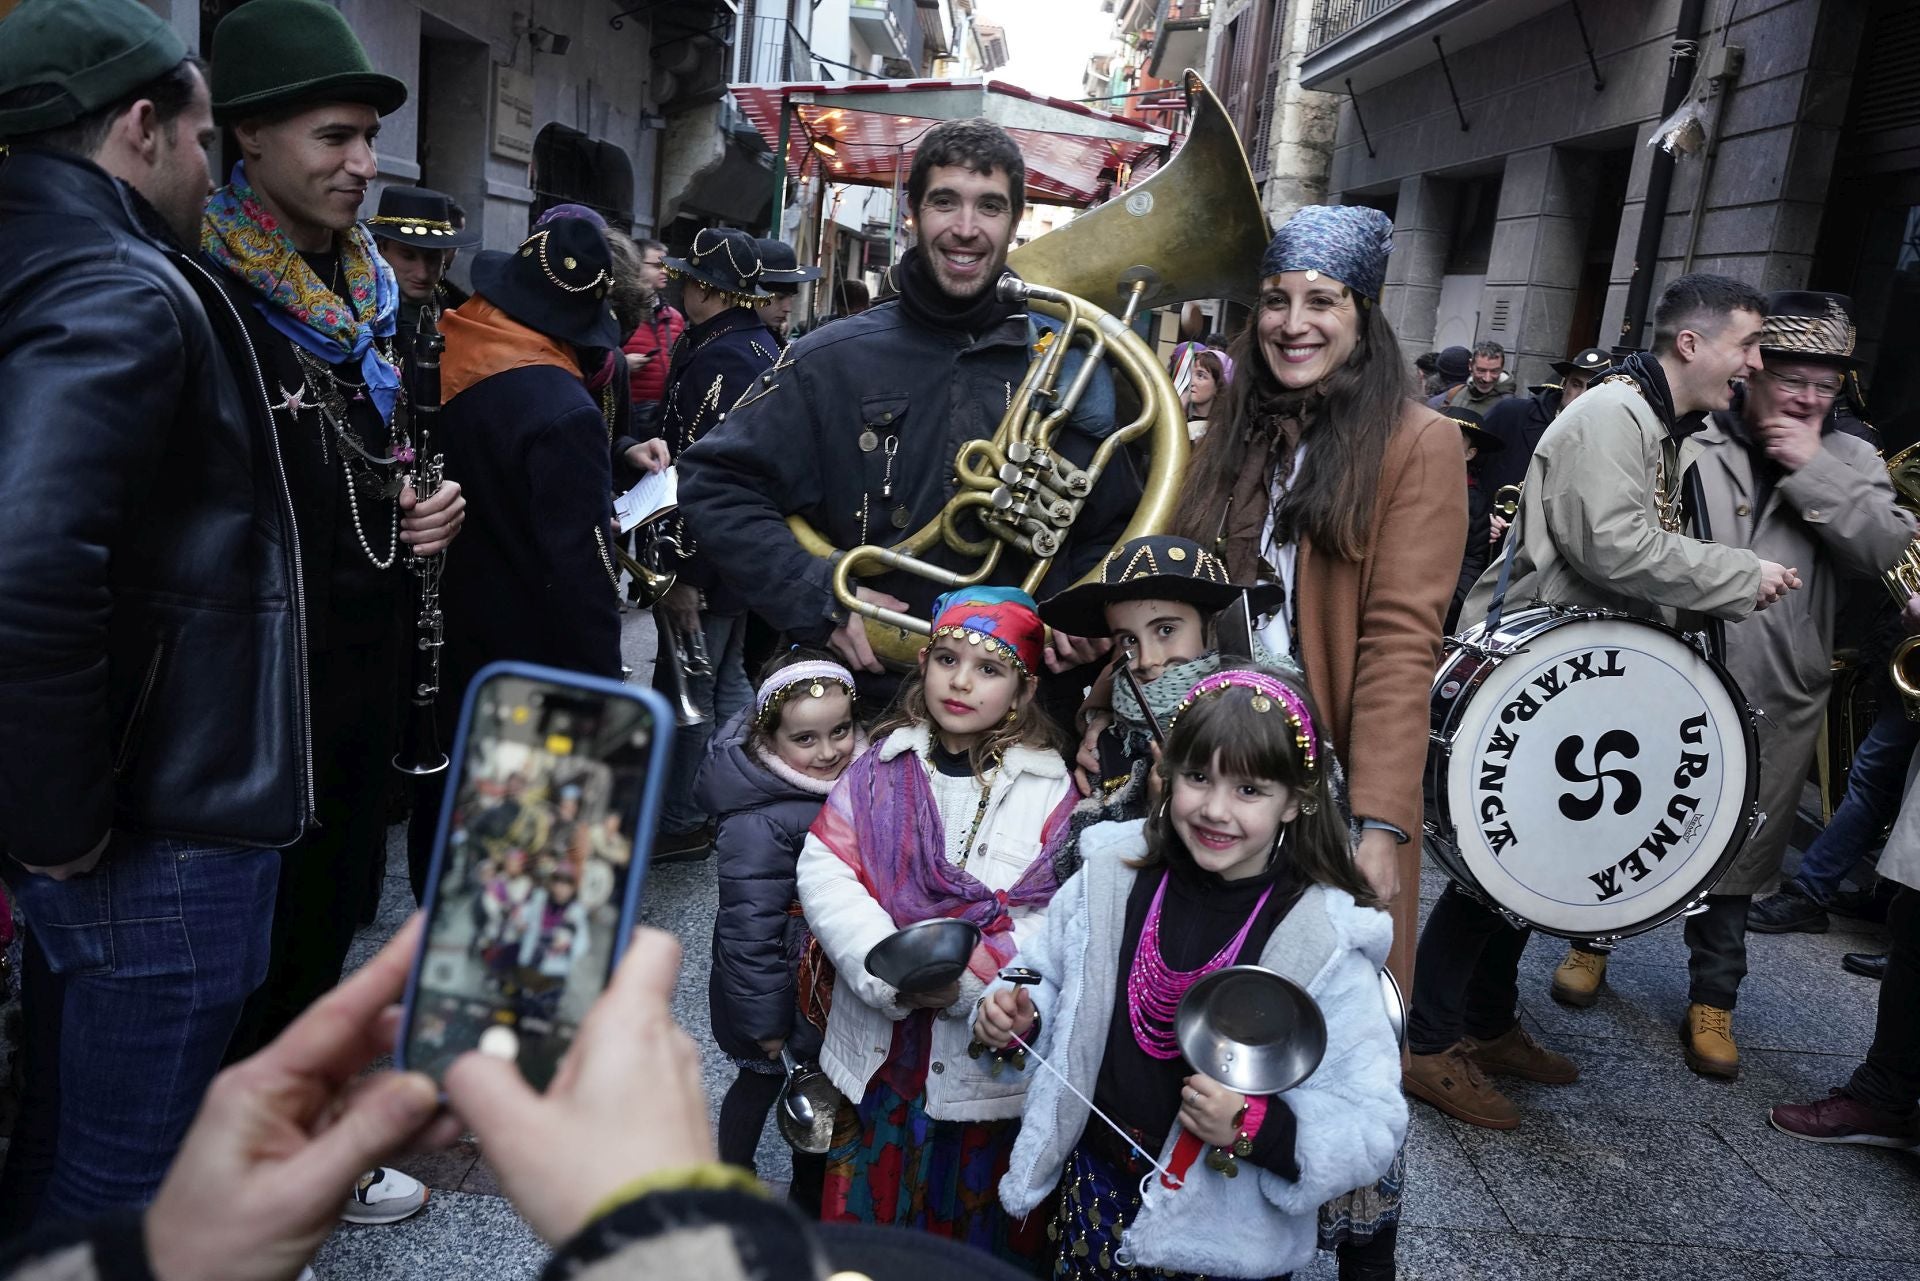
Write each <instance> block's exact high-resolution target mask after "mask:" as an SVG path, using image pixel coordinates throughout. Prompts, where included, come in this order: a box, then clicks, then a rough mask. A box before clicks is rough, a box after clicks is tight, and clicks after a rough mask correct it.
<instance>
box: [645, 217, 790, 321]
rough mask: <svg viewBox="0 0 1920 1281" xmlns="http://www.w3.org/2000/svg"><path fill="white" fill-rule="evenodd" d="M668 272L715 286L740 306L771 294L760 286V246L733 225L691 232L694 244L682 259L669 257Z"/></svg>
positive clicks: (763, 300)
mask: <svg viewBox="0 0 1920 1281" xmlns="http://www.w3.org/2000/svg"><path fill="white" fill-rule="evenodd" d="M666 262H667V274H668V275H670V276H674V277H676V278H678V279H682V280H691V281H694V282H695V283H697V284H702V285H705V286H706V287H707V288H709V289H718V290H719V291H720V292H721V293H723V294H725V295H726V296H727V297H728V298H729V299H730V300H732V301H733V302H735V303H737V304H738V305H740V306H742V307H751V306H754V305H755V304H757V303H763V302H765V301H767V299H769V298H771V297H773V295H772V294H770V293H768V292H767V291H766V290H765V289H763V288H761V287H760V276H761V273H762V272H763V271H765V266H764V264H763V263H762V262H761V261H760V246H759V245H758V244H756V243H755V242H754V239H753V237H752V236H749V235H748V234H747V233H746V232H744V231H740V230H738V229H737V228H734V227H702V228H701V229H700V230H698V231H696V232H694V233H693V247H692V248H691V249H689V250H687V256H686V257H685V258H668V259H667V260H666Z"/></svg>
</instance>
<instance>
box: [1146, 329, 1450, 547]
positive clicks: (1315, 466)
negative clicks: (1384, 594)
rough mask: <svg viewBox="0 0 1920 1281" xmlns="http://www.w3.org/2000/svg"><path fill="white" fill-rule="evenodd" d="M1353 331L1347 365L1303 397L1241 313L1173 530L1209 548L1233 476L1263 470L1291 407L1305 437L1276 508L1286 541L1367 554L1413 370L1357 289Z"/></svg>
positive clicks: (1223, 515)
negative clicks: (1276, 424) (1276, 423)
mask: <svg viewBox="0 0 1920 1281" xmlns="http://www.w3.org/2000/svg"><path fill="white" fill-rule="evenodd" d="M1354 302H1355V306H1356V308H1357V309H1358V312H1359V318H1360V338H1359V341H1358V342H1357V343H1355V344H1354V348H1353V354H1352V355H1350V356H1348V357H1347V362H1346V364H1344V365H1342V366H1341V367H1340V368H1339V369H1336V370H1334V371H1333V373H1332V374H1330V375H1328V377H1327V379H1326V381H1325V382H1323V383H1322V384H1321V385H1320V386H1319V387H1318V388H1316V389H1315V390H1314V391H1313V392H1312V393H1309V394H1308V395H1306V396H1302V395H1301V394H1300V393H1298V392H1293V391H1289V390H1288V389H1287V388H1285V387H1283V386H1281V385H1280V381H1279V380H1278V379H1277V378H1275V377H1274V376H1273V371H1272V370H1270V369H1268V368H1267V361H1266V357H1265V356H1264V355H1263V354H1262V353H1261V351H1260V342H1259V335H1258V328H1259V318H1258V316H1257V315H1256V316H1255V317H1254V318H1253V319H1251V320H1249V321H1248V322H1247V324H1246V325H1245V326H1244V327H1243V328H1242V329H1241V330H1240V332H1239V334H1237V335H1236V336H1235V337H1234V340H1233V344H1232V346H1230V347H1229V348H1228V349H1227V354H1228V355H1229V356H1230V357H1232V359H1233V362H1234V377H1233V381H1232V382H1231V383H1229V384H1228V385H1227V386H1225V387H1223V388H1221V389H1220V390H1219V391H1218V392H1216V393H1215V394H1214V404H1213V412H1212V413H1211V414H1209V415H1208V416H1207V423H1208V426H1207V434H1206V435H1205V436H1203V437H1201V439H1200V443H1199V444H1197V445H1195V446H1194V453H1193V461H1192V463H1191V464H1190V465H1189V466H1188V468H1187V483H1186V487H1185V491H1186V492H1185V497H1184V498H1183V499H1182V500H1181V503H1180V507H1179V509H1178V511H1177V512H1176V513H1175V514H1174V531H1175V532H1176V533H1179V534H1182V535H1184V536H1186V537H1188V538H1191V539H1193V540H1194V541H1195V542H1197V543H1199V544H1200V545H1201V546H1202V547H1212V546H1213V544H1214V540H1215V539H1216V538H1218V537H1219V536H1220V533H1221V523H1222V522H1223V521H1224V520H1225V518H1226V512H1227V501H1228V499H1229V498H1230V497H1231V496H1232V494H1233V488H1234V482H1235V481H1236V480H1238V479H1239V477H1240V476H1241V474H1242V473H1243V472H1244V471H1245V470H1246V469H1247V468H1249V467H1256V468H1257V467H1262V466H1264V465H1265V463H1266V454H1267V451H1268V450H1269V449H1270V448H1271V446H1272V437H1271V435H1270V434H1269V433H1270V432H1271V431H1272V430H1273V429H1274V428H1273V421H1272V420H1273V419H1275V418H1276V417H1278V416H1280V415H1283V414H1286V413H1289V412H1298V413H1300V414H1301V416H1302V423H1303V429H1302V430H1303V432H1304V437H1303V438H1305V439H1310V440H1311V441H1312V442H1313V447H1312V448H1311V449H1309V450H1307V454H1306V457H1305V458H1304V459H1303V460H1302V462H1301V464H1300V474H1299V475H1298V476H1297V477H1296V478H1295V479H1294V481H1293V484H1292V485H1291V486H1290V487H1289V488H1288V490H1287V495H1286V497H1285V498H1283V499H1282V500H1281V502H1280V510H1279V512H1278V513H1277V514H1276V519H1275V526H1276V529H1277V530H1278V531H1279V532H1280V533H1281V534H1282V535H1283V536H1284V537H1285V538H1288V539H1296V538H1301V537H1305V538H1308V539H1311V540H1312V542H1313V545H1314V546H1315V547H1317V548H1320V549H1321V550H1323V551H1326V552H1330V553H1332V554H1333V555H1336V556H1339V557H1341V558H1343V559H1345V560H1359V559H1361V558H1362V557H1363V556H1365V555H1366V552H1367V535H1368V531H1369V530H1370V529H1371V528H1372V525H1373V509H1374V503H1375V501H1376V500H1377V498H1378V492H1377V491H1378V490H1379V480H1380V461H1381V459H1382V458H1383V457H1384V456H1385V455H1386V450H1387V437H1388V436H1390V435H1392V434H1393V428H1394V425H1395V424H1396V423H1398V422H1399V421H1400V414H1401V412H1402V411H1403V410H1404V409H1405V408H1406V402H1407V400H1408V398H1409V397H1410V396H1411V395H1412V394H1413V386H1414V385H1413V374H1412V371H1411V369H1410V368H1409V367H1408V365H1407V361H1406V357H1405V356H1404V355H1402V354H1401V351H1400V340H1399V339H1397V338H1395V337H1394V336H1393V327H1392V326H1391V325H1389V324H1388V323H1387V318H1386V317H1385V316H1384V315H1382V314H1381V311H1380V307H1379V304H1378V303H1376V302H1373V301H1370V300H1367V299H1364V298H1360V297H1358V296H1357V295H1356V296H1355V299H1354Z"/></svg>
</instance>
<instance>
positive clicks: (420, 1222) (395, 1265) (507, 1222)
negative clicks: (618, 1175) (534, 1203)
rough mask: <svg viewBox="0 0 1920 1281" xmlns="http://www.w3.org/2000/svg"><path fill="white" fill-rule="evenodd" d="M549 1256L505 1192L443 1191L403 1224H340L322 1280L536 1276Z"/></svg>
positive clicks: (319, 1266) (329, 1243) (323, 1253)
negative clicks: (499, 1194)
mask: <svg viewBox="0 0 1920 1281" xmlns="http://www.w3.org/2000/svg"><path fill="white" fill-rule="evenodd" d="M547 1254H548V1251H547V1247H546V1245H545V1243H543V1242H542V1241H541V1240H540V1238H539V1237H537V1236H535V1235H534V1232H533V1229H532V1228H529V1227H528V1226H527V1225H526V1224H525V1223H524V1222H522V1221H521V1219H520V1216H519V1215H518V1214H516V1213H514V1209H513V1206H512V1205H510V1204H509V1203H507V1202H506V1201H504V1200H502V1199H500V1198H499V1197H491V1196H470V1195H467V1194H465V1193H461V1192H436V1193H434V1194H433V1196H432V1197H431V1198H430V1199H429V1200H428V1201H427V1208H426V1209H424V1210H422V1211H421V1212H420V1213H419V1214H416V1215H414V1216H413V1217H412V1218H411V1219H408V1220H406V1221H404V1222H402V1223H392V1224H384V1225H380V1226H373V1227H348V1226H344V1225H343V1226H341V1227H339V1228H337V1229H335V1231H334V1233H333V1235H332V1236H330V1237H328V1238H327V1240H326V1243H325V1244H324V1245H322V1246H321V1247H320V1252H319V1253H318V1254H317V1255H315V1256H314V1259H313V1271H314V1275H315V1276H316V1277H317V1278H318V1281H362V1279H363V1278H368V1277H379V1278H382V1281H401V1279H402V1278H404V1279H405V1281H471V1279H472V1278H475V1277H485V1278H487V1281H534V1278H536V1277H538V1276H539V1275H540V1270H541V1268H543V1267H544V1266H546V1260H547Z"/></svg>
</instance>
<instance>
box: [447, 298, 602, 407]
mask: <svg viewBox="0 0 1920 1281" xmlns="http://www.w3.org/2000/svg"><path fill="white" fill-rule="evenodd" d="M440 332H441V333H442V334H444V335H445V336H446V340H447V350H446V354H445V355H443V356H442V357H441V358H440V401H441V403H442V404H447V403H450V402H451V401H452V400H453V398H454V397H455V396H458V395H459V394H460V393H461V392H463V391H465V390H466V389H467V388H469V387H471V386H473V385H474V384H475V383H477V382H482V381H484V380H486V379H488V378H491V377H493V376H494V375H495V374H504V373H506V372H507V371H508V370H509V369H525V368H526V367H528V366H530V365H552V366H554V367H556V368H559V369H564V370H565V371H566V372H568V373H569V374H572V375H573V376H574V377H575V378H579V377H580V366H579V364H578V363H577V362H576V361H575V360H574V358H573V353H572V352H571V351H569V350H568V349H567V347H566V346H565V345H564V344H563V343H561V342H559V341H557V340H556V339H553V338H549V337H548V336H547V335H545V334H543V333H540V332H538V331H537V330H534V329H529V328H528V327H527V326H525V325H523V324H521V323H520V322H519V321H517V320H515V319H514V318H513V317H512V316H509V315H508V314H507V313H506V312H504V311H501V310H500V309H499V308H498V307H496V306H494V305H493V304H492V303H490V302H488V301H487V300H486V299H485V298H483V297H481V296H480V295H478V294H475V295H474V296H473V297H471V298H469V299H467V301H465V302H463V303H461V304H460V305H459V306H458V307H456V308H454V309H453V310H452V311H449V312H445V313H443V314H442V315H441V317H440Z"/></svg>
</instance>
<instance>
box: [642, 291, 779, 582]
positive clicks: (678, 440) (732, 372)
mask: <svg viewBox="0 0 1920 1281" xmlns="http://www.w3.org/2000/svg"><path fill="white" fill-rule="evenodd" d="M779 357H780V343H779V340H778V339H776V338H775V337H774V336H773V331H772V330H770V329H768V328H767V327H766V326H765V325H763V324H761V323H760V316H759V313H757V312H755V311H753V310H751V309H749V308H746V307H729V308H728V309H727V310H725V311H723V312H721V313H720V314H719V315H717V316H709V317H708V318H707V319H706V320H703V321H701V322H700V323H699V324H697V325H689V326H687V328H686V330H685V331H684V332H683V333H682V334H681V335H680V337H679V339H678V341H676V342H675V343H674V344H673V363H672V367H671V368H670V369H668V371H667V388H666V392H665V394H664V395H663V397H662V398H661V401H660V416H659V417H658V418H657V419H656V420H655V425H656V426H657V427H658V429H659V435H660V438H661V439H662V440H664V441H666V442H667V450H668V452H669V454H670V455H671V456H672V458H673V460H674V462H675V463H678V462H679V461H680V457H681V455H682V454H684V453H686V451H687V449H688V447H690V446H691V445H692V444H693V443H694V442H695V441H697V440H699V439H701V438H702V437H704V436H705V435H706V434H707V433H708V432H710V431H712V430H713V429H714V428H715V427H717V426H719V425H720V422H721V420H722V419H724V418H725V417H726V416H727V411H728V410H730V409H732V408H733V406H734V403H735V402H736V401H738V400H739V399H740V398H741V396H743V395H745V394H746V393H747V391H748V390H749V389H750V388H751V387H753V385H754V382H755V380H756V379H757V378H759V377H760V375H761V374H763V373H765V372H766V371H767V369H768V367H770V366H771V365H772V364H773V363H774V362H775V361H776V360H778V359H779ZM680 479H681V482H682V483H683V484H684V483H685V480H686V476H685V473H684V472H683V473H681V476H680ZM685 509H686V499H685V497H684V496H682V498H681V510H682V519H681V520H679V521H676V522H675V523H674V526H673V535H674V538H675V539H676V540H677V541H678V543H679V545H680V559H679V565H678V568H679V572H680V574H681V576H682V577H683V578H684V579H685V580H686V581H687V582H689V583H691V584H693V585H694V586H696V587H701V588H704V589H705V590H706V593H707V604H708V607H709V608H710V609H711V610H712V611H713V612H715V613H719V614H737V613H739V612H740V611H741V609H742V608H743V606H742V604H741V601H740V597H739V594H738V592H737V591H736V590H735V589H734V588H733V586H732V584H730V583H729V582H728V581H727V578H726V577H725V576H724V575H723V574H722V573H721V572H720V571H719V569H718V568H717V567H716V566H715V565H713V564H712V562H711V557H709V556H706V555H704V554H703V553H702V532H701V527H700V525H699V523H698V522H689V521H687V520H685V519H684V516H685ZM669 559H670V560H671V557H669Z"/></svg>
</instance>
